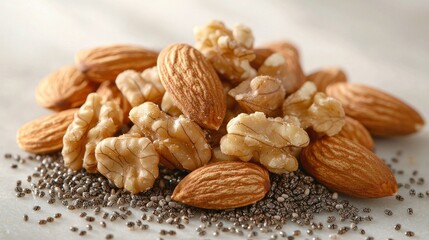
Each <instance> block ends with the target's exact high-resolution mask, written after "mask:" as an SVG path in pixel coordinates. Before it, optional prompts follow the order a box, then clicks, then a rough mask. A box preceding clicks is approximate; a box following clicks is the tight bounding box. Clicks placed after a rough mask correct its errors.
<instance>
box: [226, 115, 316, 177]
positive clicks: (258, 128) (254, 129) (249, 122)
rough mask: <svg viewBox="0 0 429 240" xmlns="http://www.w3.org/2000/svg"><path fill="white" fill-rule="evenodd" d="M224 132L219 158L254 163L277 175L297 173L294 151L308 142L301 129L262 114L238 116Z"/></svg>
mask: <svg viewBox="0 0 429 240" xmlns="http://www.w3.org/2000/svg"><path fill="white" fill-rule="evenodd" d="M227 131H228V134H227V135H225V136H224V137H223V138H222V139H221V141H220V149H221V151H222V153H223V154H226V155H232V156H236V157H238V158H239V159H240V160H242V161H250V160H251V159H254V160H256V161H258V162H260V163H261V164H262V165H264V166H265V167H266V168H267V169H268V170H269V171H271V172H274V173H278V174H280V173H285V172H292V171H296V170H297V169H298V161H297V160H296V156H297V155H298V154H299V151H298V150H299V149H300V148H302V147H305V146H307V145H308V143H309V141H310V139H309V137H308V135H307V133H306V132H305V130H304V129H302V128H300V127H298V126H295V125H293V124H290V123H287V122H286V121H284V120H283V119H282V118H267V117H266V116H265V114H264V113H262V112H256V113H252V114H245V113H242V114H239V115H238V116H237V117H235V118H234V119H232V120H231V121H230V122H229V123H228V126H227Z"/></svg>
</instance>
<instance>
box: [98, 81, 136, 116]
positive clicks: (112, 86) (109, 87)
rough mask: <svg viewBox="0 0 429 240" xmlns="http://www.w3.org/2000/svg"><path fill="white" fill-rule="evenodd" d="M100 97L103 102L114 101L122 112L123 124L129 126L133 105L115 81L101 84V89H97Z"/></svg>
mask: <svg viewBox="0 0 429 240" xmlns="http://www.w3.org/2000/svg"><path fill="white" fill-rule="evenodd" d="M97 93H98V95H100V97H101V102H102V103H104V102H107V101H113V102H114V103H116V104H117V105H118V106H119V107H120V108H121V110H122V113H123V115H122V119H123V123H124V124H127V123H129V122H130V119H129V118H128V114H129V112H130V110H131V105H130V103H129V102H128V100H127V99H126V98H125V96H124V95H123V94H122V93H121V91H120V90H119V89H118V87H117V86H116V83H115V82H114V81H113V82H112V81H105V82H103V83H101V84H100V87H98V89H97Z"/></svg>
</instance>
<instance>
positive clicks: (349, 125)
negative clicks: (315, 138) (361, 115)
mask: <svg viewBox="0 0 429 240" xmlns="http://www.w3.org/2000/svg"><path fill="white" fill-rule="evenodd" d="M338 136H342V137H345V138H347V139H349V140H351V141H353V142H355V143H358V144H360V145H362V146H364V147H366V148H367V149H368V150H371V151H373V150H374V140H373V139H372V137H371V134H370V133H369V132H368V130H367V129H366V128H365V127H364V126H363V125H362V124H361V123H360V122H358V121H356V120H354V119H353V118H351V117H347V116H346V123H345V124H344V126H343V128H342V129H341V132H339V133H338Z"/></svg>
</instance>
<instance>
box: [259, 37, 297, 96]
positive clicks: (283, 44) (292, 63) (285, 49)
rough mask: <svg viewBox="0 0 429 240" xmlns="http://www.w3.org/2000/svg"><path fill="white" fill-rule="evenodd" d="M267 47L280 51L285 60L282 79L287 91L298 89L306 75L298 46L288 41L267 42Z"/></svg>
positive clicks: (291, 91)
mask: <svg viewBox="0 0 429 240" xmlns="http://www.w3.org/2000/svg"><path fill="white" fill-rule="evenodd" d="M266 47H267V48H268V49H270V50H272V51H274V52H278V53H280V54H281V55H282V56H283V59H284V60H285V64H284V65H283V66H282V67H283V68H284V69H283V70H282V71H283V73H282V75H283V77H282V78H281V79H280V80H282V82H283V86H284V87H285V90H286V93H293V92H295V91H296V90H298V88H300V87H301V85H302V84H303V83H304V82H305V75H304V73H303V71H302V68H301V64H300V59H299V53H298V50H297V48H296V47H295V46H294V45H293V44H291V43H289V42H287V41H280V42H273V43H270V44H267V45H266ZM276 58H277V57H276ZM267 60H268V59H267ZM261 71H263V70H261ZM260 74H261V73H260Z"/></svg>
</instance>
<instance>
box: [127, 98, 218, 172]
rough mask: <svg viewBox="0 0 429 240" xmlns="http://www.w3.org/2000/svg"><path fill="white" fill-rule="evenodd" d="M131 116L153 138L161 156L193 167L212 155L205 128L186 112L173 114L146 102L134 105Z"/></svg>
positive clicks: (181, 165)
mask: <svg viewBox="0 0 429 240" xmlns="http://www.w3.org/2000/svg"><path fill="white" fill-rule="evenodd" d="M130 119H131V121H132V122H133V123H134V124H135V125H137V126H138V127H139V128H140V129H141V130H142V132H143V133H144V134H145V136H146V137H148V138H149V139H150V140H152V141H153V144H154V146H155V149H156V151H157V152H158V153H159V154H160V155H161V157H163V158H164V159H166V160H167V161H168V162H169V163H170V164H171V165H173V166H175V167H176V168H180V169H186V170H188V171H192V170H195V169H197V168H199V167H201V166H203V165H205V164H206V163H207V162H208V161H209V160H210V158H211V148H210V145H209V144H208V143H207V141H206V139H205V136H204V132H203V131H202V130H201V128H200V126H198V124H196V123H195V122H193V121H191V120H189V119H188V118H186V117H184V116H183V115H181V116H180V117H178V118H176V117H171V116H169V115H168V114H166V113H164V112H162V111H161V110H160V109H159V108H158V106H157V105H156V104H154V103H151V102H145V103H143V104H141V105H140V106H138V107H134V108H133V109H131V111H130Z"/></svg>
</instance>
